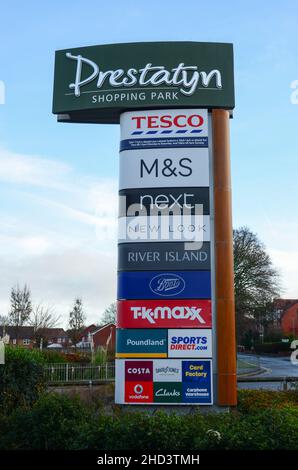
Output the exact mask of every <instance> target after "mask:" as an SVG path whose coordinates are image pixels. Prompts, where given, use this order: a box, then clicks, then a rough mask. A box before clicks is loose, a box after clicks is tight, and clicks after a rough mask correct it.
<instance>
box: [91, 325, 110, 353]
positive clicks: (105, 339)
mask: <svg viewBox="0 0 298 470" xmlns="http://www.w3.org/2000/svg"><path fill="white" fill-rule="evenodd" d="M91 336H92V340H93V346H94V351H96V350H97V349H100V348H104V349H106V350H107V352H110V353H114V352H115V339H116V325H115V324H114V323H107V324H106V325H103V326H100V327H98V328H97V329H96V330H94V331H93V332H92V333H91Z"/></svg>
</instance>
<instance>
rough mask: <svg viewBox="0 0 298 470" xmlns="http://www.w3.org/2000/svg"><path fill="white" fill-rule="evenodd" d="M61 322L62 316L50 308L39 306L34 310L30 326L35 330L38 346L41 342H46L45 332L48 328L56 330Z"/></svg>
mask: <svg viewBox="0 0 298 470" xmlns="http://www.w3.org/2000/svg"><path fill="white" fill-rule="evenodd" d="M59 320H60V316H59V315H56V314H55V312H54V311H53V309H52V308H51V307H49V306H45V305H42V304H38V305H36V306H35V307H34V308H33V309H32V315H31V318H30V320H29V324H30V325H31V326H33V328H34V337H35V341H36V343H37V344H40V342H41V340H43V342H46V339H47V337H46V334H45V333H46V332H45V330H46V329H47V328H54V327H55V326H56V325H57V323H58V322H59Z"/></svg>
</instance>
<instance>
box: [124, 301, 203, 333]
mask: <svg viewBox="0 0 298 470" xmlns="http://www.w3.org/2000/svg"><path fill="white" fill-rule="evenodd" d="M117 327H118V328H211V327H212V313H211V300H189V299H187V300H183V299H180V300H120V301H118V306H117Z"/></svg>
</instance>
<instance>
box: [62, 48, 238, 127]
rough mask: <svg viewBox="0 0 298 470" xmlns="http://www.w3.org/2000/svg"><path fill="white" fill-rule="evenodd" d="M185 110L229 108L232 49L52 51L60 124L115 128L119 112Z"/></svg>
mask: <svg viewBox="0 0 298 470" xmlns="http://www.w3.org/2000/svg"><path fill="white" fill-rule="evenodd" d="M188 106H189V107H202V108H225V109H233V108H234V74H233V45H232V44H222V43H200V42H151V43H150V42H148V43H130V44H107V45H102V46H90V47H80V48H76V49H65V50H61V51H57V52H56V57H55V80H54V98H53V113H54V114H59V115H60V116H59V120H61V121H68V120H69V121H70V122H106V123H118V122H119V115H120V113H121V112H122V111H125V110H134V109H146V108H147V109H150V108H155V109H158V108H164V107H166V108H171V107H173V108H179V107H184V108H185V107H188ZM67 115H68V116H67Z"/></svg>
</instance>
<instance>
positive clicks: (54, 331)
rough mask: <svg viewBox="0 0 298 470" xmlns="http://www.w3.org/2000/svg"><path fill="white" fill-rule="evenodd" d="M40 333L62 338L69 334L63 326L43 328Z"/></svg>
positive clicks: (48, 336) (47, 336)
mask: <svg viewBox="0 0 298 470" xmlns="http://www.w3.org/2000/svg"><path fill="white" fill-rule="evenodd" d="M39 333H40V334H42V335H43V336H45V337H46V338H61V337H64V336H67V333H66V331H65V330H64V329H63V328H41V329H40V330H39Z"/></svg>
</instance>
